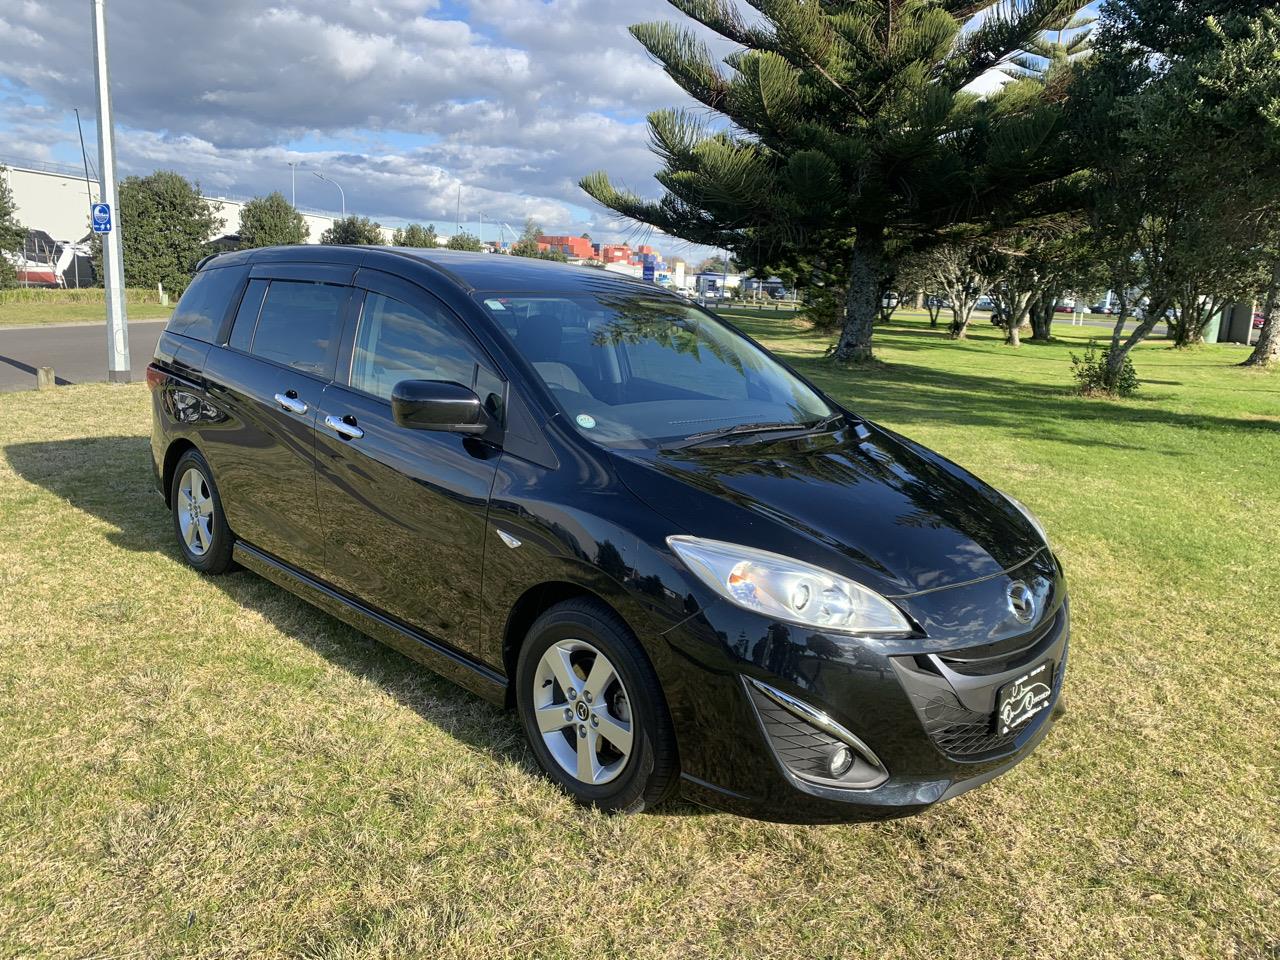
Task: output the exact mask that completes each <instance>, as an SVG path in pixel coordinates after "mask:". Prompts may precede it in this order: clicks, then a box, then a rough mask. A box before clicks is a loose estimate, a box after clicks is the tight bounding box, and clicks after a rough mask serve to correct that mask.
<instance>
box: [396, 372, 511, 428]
mask: <svg viewBox="0 0 1280 960" xmlns="http://www.w3.org/2000/svg"><path fill="white" fill-rule="evenodd" d="M391 413H392V416H394V417H395V420H396V423H397V424H399V425H400V426H402V427H407V428H408V429H410V430H439V431H442V432H444V433H467V434H480V433H484V432H485V431H486V430H488V429H489V417H488V415H487V414H486V413H485V411H484V405H483V404H482V403H481V402H480V398H479V397H478V396H476V394H475V391H474V390H471V389H470V388H469V387H464V386H463V385H462V384H460V383H451V382H448V381H445V380H401V381H400V382H399V383H397V384H396V385H395V387H394V388H393V389H392V391H391Z"/></svg>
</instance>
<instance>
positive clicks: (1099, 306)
mask: <svg viewBox="0 0 1280 960" xmlns="http://www.w3.org/2000/svg"><path fill="white" fill-rule="evenodd" d="M1089 312H1090V313H1100V314H1103V315H1104V316H1111V315H1112V314H1114V313H1115V312H1116V308H1115V307H1114V306H1109V305H1108V304H1106V303H1095V304H1094V305H1093V306H1091V307H1090V308H1089Z"/></svg>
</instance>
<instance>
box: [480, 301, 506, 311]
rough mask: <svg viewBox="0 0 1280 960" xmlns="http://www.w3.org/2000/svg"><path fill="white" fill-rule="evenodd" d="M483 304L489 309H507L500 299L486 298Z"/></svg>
mask: <svg viewBox="0 0 1280 960" xmlns="http://www.w3.org/2000/svg"><path fill="white" fill-rule="evenodd" d="M484 305H485V306H486V307H488V308H489V309H490V310H505V309H507V305H506V304H505V303H503V302H502V301H501V300H486V301H485V302H484Z"/></svg>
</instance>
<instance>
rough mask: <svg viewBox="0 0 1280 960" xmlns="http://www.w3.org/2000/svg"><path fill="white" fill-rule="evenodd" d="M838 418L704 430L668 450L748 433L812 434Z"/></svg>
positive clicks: (834, 416) (671, 445)
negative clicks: (813, 421) (814, 421)
mask: <svg viewBox="0 0 1280 960" xmlns="http://www.w3.org/2000/svg"><path fill="white" fill-rule="evenodd" d="M839 418H840V414H839V413H833V414H831V415H830V416H828V417H824V418H823V419H821V420H819V421H817V422H816V423H796V422H795V421H794V420H791V421H788V422H786V423H770V422H768V421H765V422H763V423H739V424H735V425H734V426H732V427H722V428H721V429H719V430H706V431H703V432H702V433H694V434H690V435H689V436H687V437H685V438H684V439H683V440H680V441H678V442H676V443H673V444H670V445H669V449H672V450H680V449H683V448H684V447H693V446H697V445H698V444H700V443H711V442H714V441H716V440H723V439H726V438H728V437H738V436H744V435H746V434H749V433H777V432H779V431H784V430H785V431H789V432H792V433H812V432H814V431H816V430H822V429H824V428H825V427H828V426H830V425H831V424H832V423H834V422H835V421H836V420H838V419H839Z"/></svg>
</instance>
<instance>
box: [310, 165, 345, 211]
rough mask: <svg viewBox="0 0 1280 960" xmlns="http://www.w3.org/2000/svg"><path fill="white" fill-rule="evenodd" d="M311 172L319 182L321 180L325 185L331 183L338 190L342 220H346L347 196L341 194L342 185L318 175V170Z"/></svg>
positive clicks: (320, 174)
mask: <svg viewBox="0 0 1280 960" xmlns="http://www.w3.org/2000/svg"><path fill="white" fill-rule="evenodd" d="M311 172H312V173H314V174H315V175H316V176H317V177H319V178H320V179H321V180H323V181H324V182H325V183H332V184H333V185H334V186H335V187H337V188H338V197H339V198H340V199H341V200H342V219H343V220H345V219H347V195H346V194H345V193H343V192H342V185H341V184H340V183H338V181H337V180H331V179H330V178H329V177H326V176H325V175H324V174H323V173H320V172H319V171H318V170H313V171H311Z"/></svg>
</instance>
